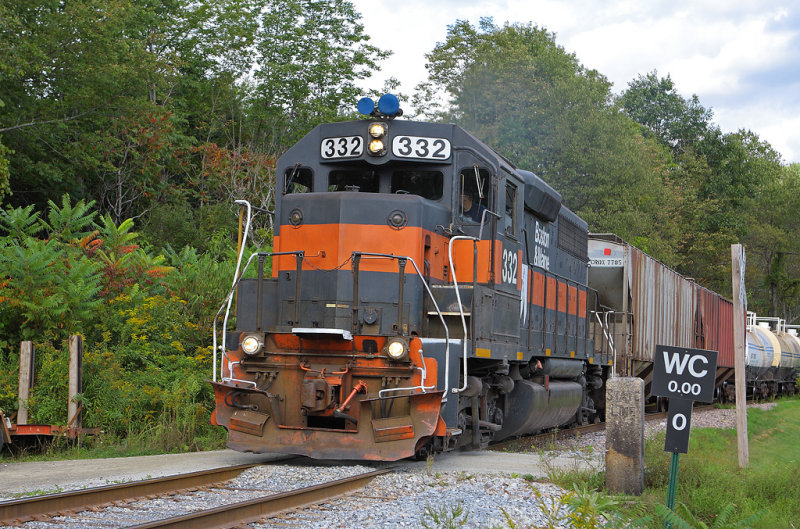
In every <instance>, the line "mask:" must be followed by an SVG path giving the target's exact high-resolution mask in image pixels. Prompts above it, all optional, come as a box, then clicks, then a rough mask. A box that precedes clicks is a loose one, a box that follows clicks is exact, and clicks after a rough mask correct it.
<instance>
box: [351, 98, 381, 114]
mask: <svg viewBox="0 0 800 529" xmlns="http://www.w3.org/2000/svg"><path fill="white" fill-rule="evenodd" d="M381 99H383V98H381ZM356 108H357V109H358V111H359V112H360V113H362V114H364V115H366V116H369V115H371V114H372V113H373V112H375V101H373V100H372V99H371V98H369V97H362V98H361V99H359V100H358V103H357V104H356Z"/></svg>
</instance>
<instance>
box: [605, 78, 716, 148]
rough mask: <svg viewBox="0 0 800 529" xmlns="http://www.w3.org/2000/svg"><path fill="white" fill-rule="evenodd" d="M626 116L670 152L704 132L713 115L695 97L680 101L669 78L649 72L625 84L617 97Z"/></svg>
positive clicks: (697, 137)
mask: <svg viewBox="0 0 800 529" xmlns="http://www.w3.org/2000/svg"><path fill="white" fill-rule="evenodd" d="M619 102H620V105H621V106H622V108H623V109H625V112H626V113H627V114H628V116H630V117H631V119H633V120H634V121H636V122H637V123H639V124H640V125H642V127H643V128H644V130H645V131H647V132H649V133H650V134H652V135H653V136H654V137H656V138H657V139H658V140H659V141H662V142H663V143H664V144H666V145H668V146H669V147H670V148H671V149H673V150H674V151H678V152H680V151H683V150H685V149H686V148H687V147H688V146H690V145H694V144H696V143H698V142H699V141H701V140H702V139H703V138H704V137H705V136H706V134H707V133H708V130H709V128H713V127H712V125H711V117H712V115H713V113H712V112H711V110H710V109H706V108H704V107H703V105H701V104H700V100H699V99H698V97H697V96H696V95H692V97H691V98H690V99H684V98H683V97H682V96H681V95H680V94H679V93H678V90H677V88H676V87H675V84H674V83H673V82H672V78H671V77H670V76H669V75H667V76H666V77H662V78H659V77H658V72H656V71H655V70H653V71H652V72H649V73H648V74H647V75H639V76H638V77H637V78H636V79H635V80H633V81H631V82H630V83H628V88H627V90H625V92H623V94H622V96H621V97H620V98H619Z"/></svg>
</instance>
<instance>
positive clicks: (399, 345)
mask: <svg viewBox="0 0 800 529" xmlns="http://www.w3.org/2000/svg"><path fill="white" fill-rule="evenodd" d="M386 352H387V353H388V355H389V358H391V359H392V360H394V361H395V362H399V361H400V360H405V359H406V357H407V356H408V347H406V344H405V343H404V342H402V341H400V340H394V341H392V342H389V347H387V348H386Z"/></svg>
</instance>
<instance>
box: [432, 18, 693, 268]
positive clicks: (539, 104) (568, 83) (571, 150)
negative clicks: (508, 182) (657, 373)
mask: <svg viewBox="0 0 800 529" xmlns="http://www.w3.org/2000/svg"><path fill="white" fill-rule="evenodd" d="M427 58H428V69H429V82H428V84H427V85H426V86H424V87H423V89H425V90H426V91H427V92H426V95H425V98H429V94H432V93H436V92H439V93H444V94H446V96H447V97H448V99H449V101H448V103H447V105H446V106H445V107H442V108H439V109H438V110H437V109H434V113H435V114H436V116H437V117H439V118H440V119H444V120H453V121H455V122H457V123H459V124H460V125H462V126H463V127H465V128H466V129H467V130H469V131H470V132H472V133H474V134H475V135H477V136H478V137H479V138H481V139H482V140H483V141H485V142H486V143H487V144H489V145H491V146H492V147H493V148H495V149H496V150H498V151H499V152H500V153H502V154H503V155H505V156H506V157H507V158H508V159H510V160H512V161H513V162H514V163H515V164H517V165H518V166H520V167H522V168H525V169H530V170H533V171H534V172H536V173H537V174H538V175H539V176H541V177H542V178H544V179H545V180H546V181H548V183H550V184H551V185H552V186H553V187H555V188H556V189H558V190H559V191H560V192H561V194H562V196H563V197H564V201H565V203H566V204H567V205H568V206H569V207H570V208H571V209H573V210H575V211H576V212H577V213H578V214H580V215H581V216H583V217H584V218H585V219H586V220H587V221H588V222H589V225H590V229H592V230H594V231H614V232H616V233H618V234H619V235H621V236H622V237H624V238H626V239H628V240H631V241H632V242H635V243H636V244H638V245H640V246H642V247H644V248H645V249H646V250H647V251H650V252H652V253H654V254H655V255H656V256H658V257H659V258H661V259H663V260H665V261H668V262H674V261H675V256H674V255H673V253H674V248H675V247H676V244H675V241H676V238H677V237H678V231H677V228H676V222H675V220H674V215H673V212H674V211H675V210H676V208H677V207H678V197H677V196H676V194H675V192H674V190H673V189H672V188H671V187H670V185H668V182H666V180H665V175H666V173H667V172H668V170H669V167H670V163H669V159H668V156H667V154H668V151H666V149H665V148H663V147H662V146H660V145H659V144H658V143H657V142H655V141H654V140H652V139H649V138H646V137H643V136H642V134H641V132H640V129H639V127H638V126H637V125H636V124H635V123H634V122H633V121H631V120H630V119H629V118H627V117H626V116H624V115H623V114H621V113H620V112H619V109H618V108H617V106H616V105H615V103H614V101H613V98H612V95H611V91H610V88H611V84H610V83H609V82H608V80H607V79H606V78H605V77H604V76H602V75H601V74H600V73H598V72H597V71H595V70H590V69H587V68H585V67H584V66H582V65H581V64H580V63H579V61H578V60H577V58H576V57H575V55H574V54H570V53H567V52H566V51H565V50H564V49H563V48H562V47H560V46H559V45H558V44H557V43H556V41H555V36H554V35H553V34H552V33H549V32H548V31H546V30H545V29H542V28H538V27H536V26H532V25H530V24H528V25H523V24H506V25H504V26H502V27H500V26H497V25H495V24H494V23H493V22H492V20H491V19H489V18H485V19H482V20H481V22H480V24H479V26H478V27H474V26H472V25H471V24H470V23H469V22H466V21H457V22H456V23H455V24H453V25H452V26H450V27H449V28H448V36H447V40H446V41H445V42H443V43H440V44H438V45H437V46H436V47H435V48H434V50H433V51H432V52H431V53H430V54H428V55H427ZM418 95H419V94H418ZM429 113H430V111H429Z"/></svg>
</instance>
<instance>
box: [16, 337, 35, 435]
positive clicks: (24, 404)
mask: <svg viewBox="0 0 800 529" xmlns="http://www.w3.org/2000/svg"><path fill="white" fill-rule="evenodd" d="M35 355H36V350H35V349H34V347H33V342H21V343H20V344H19V392H18V395H19V408H18V409H17V424H28V399H29V398H30V397H31V388H32V387H33V366H34V363H33V362H34V358H36V356H35Z"/></svg>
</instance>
